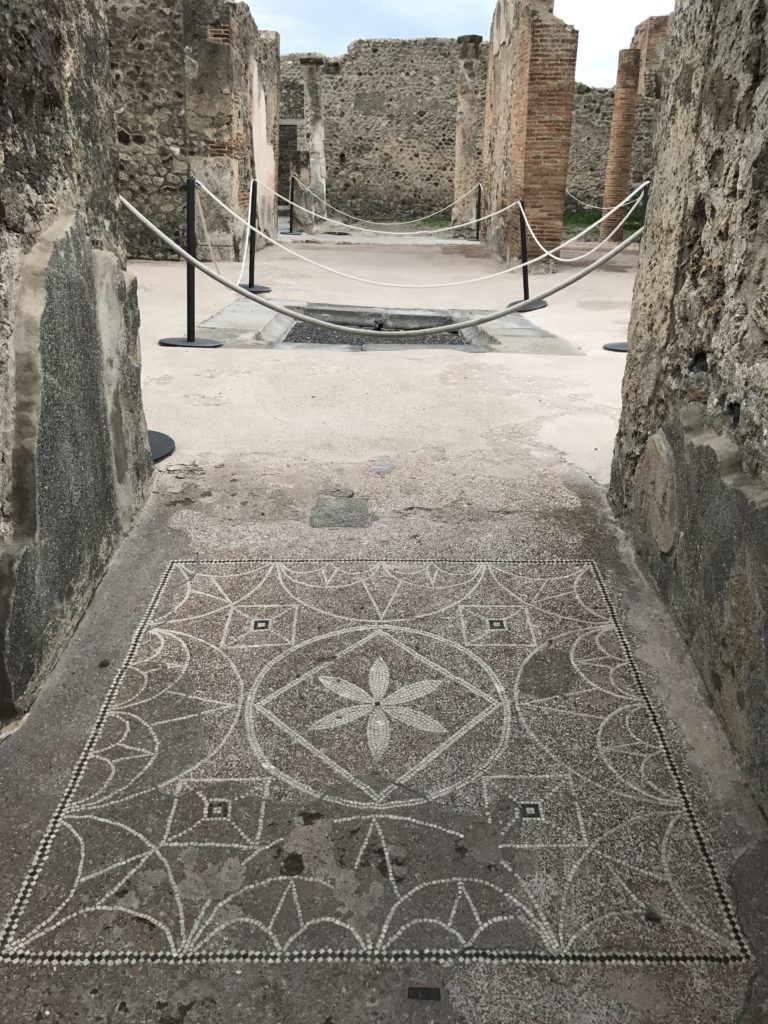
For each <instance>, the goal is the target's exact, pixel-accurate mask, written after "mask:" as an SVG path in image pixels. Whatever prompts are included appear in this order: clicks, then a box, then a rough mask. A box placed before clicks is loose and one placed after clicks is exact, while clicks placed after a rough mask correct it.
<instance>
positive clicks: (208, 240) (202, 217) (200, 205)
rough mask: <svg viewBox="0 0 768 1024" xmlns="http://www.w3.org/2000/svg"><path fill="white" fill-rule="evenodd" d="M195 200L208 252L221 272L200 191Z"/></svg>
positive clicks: (217, 269) (217, 270) (218, 272)
mask: <svg viewBox="0 0 768 1024" xmlns="http://www.w3.org/2000/svg"><path fill="white" fill-rule="evenodd" d="M195 200H196V203H197V208H198V210H199V211H200V220H201V221H202V223H203V234H204V235H205V244H206V245H207V246H208V252H209V253H210V254H211V261H212V263H213V265H214V267H216V273H217V274H220V273H221V270H220V269H219V264H218V263H217V262H216V256H215V254H214V251H213V246H212V245H211V236H210V235H209V234H208V225H207V224H206V222H205V210H204V209H203V201H202V199H201V198H200V193H199V192H197V191H196V192H195ZM239 283H240V282H239V281H238V284H239Z"/></svg>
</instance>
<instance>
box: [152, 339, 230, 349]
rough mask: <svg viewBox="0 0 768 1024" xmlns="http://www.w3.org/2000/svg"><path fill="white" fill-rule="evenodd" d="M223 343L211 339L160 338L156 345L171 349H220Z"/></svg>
mask: <svg viewBox="0 0 768 1024" xmlns="http://www.w3.org/2000/svg"><path fill="white" fill-rule="evenodd" d="M223 344H224V342H223V341H214V340H213V338H195V340H194V341H189V339H187V338H161V339H160V341H158V345H166V346H169V347H171V348H221V346H222V345H223Z"/></svg>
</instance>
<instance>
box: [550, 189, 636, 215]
mask: <svg viewBox="0 0 768 1024" xmlns="http://www.w3.org/2000/svg"><path fill="white" fill-rule="evenodd" d="M646 184H647V182H646ZM565 194H566V195H567V196H570V198H571V199H573V201H574V202H575V203H578V204H579V206H583V207H584V209H585V210H597V211H598V212H599V213H605V211H606V210H607V209H608V207H607V206H593V205H592V204H591V203H585V202H584V200H583V199H579V197H578V196H575V195H574V194H573V192H569V191H568V189H566V190H565ZM630 201H631V200H629V199H625V200H624V202H623V203H622V206H626V205H627V204H628V203H629V202H630Z"/></svg>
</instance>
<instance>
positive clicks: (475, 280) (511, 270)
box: [197, 181, 642, 291]
mask: <svg viewBox="0 0 768 1024" xmlns="http://www.w3.org/2000/svg"><path fill="white" fill-rule="evenodd" d="M197 184H198V186H199V187H200V188H201V189H203V191H204V192H206V193H207V194H208V195H209V196H210V197H211V199H213V201H214V202H215V203H218V205H219V206H220V207H221V208H222V209H224V210H226V211H227V212H228V213H229V214H230V216H232V217H234V218H235V219H236V220H239V221H240V222H241V223H243V224H245V225H246V226H247V227H248V228H249V230H251V231H254V232H255V233H256V234H258V235H260V236H261V237H262V238H264V239H265V240H266V241H267V242H269V244H270V245H274V246H277V248H278V249H282V250H283V252H286V253H288V255H290V256H292V257H293V258H294V259H299V260H302V261H303V262H304V263H309V264H311V265H312V266H313V267H317V268H318V269H319V270H325V271H326V272H327V273H330V274H335V275H336V277H343V278H346V280H348V281H355V282H357V283H358V284H369V285H373V286H374V287H375V288H406V289H408V290H409V291H428V290H430V289H431V288H461V287H463V286H465V285H470V284H480V283H481V282H483V281H493V280H495V279H496V278H499V277H505V276H506V275H507V274H516V273H520V272H521V271H522V270H524V269H525V268H526V267H532V266H534V265H535V264H537V263H541V262H542V260H545V259H547V258H548V257H549V256H550V255H552V254H553V253H556V252H560V250H562V249H563V248H565V247H566V246H568V245H573V243H574V242H577V241H578V240H579V239H580V238H582V237H583V236H584V235H586V234H588V233H589V232H590V231H591V230H592V229H593V227H595V226H596V224H600V223H602V220H604V219H606V218H607V217H610V216H611V215H612V214H613V213H615V212H616V210H611V211H609V212H608V213H607V214H606V215H605V217H604V218H602V220H600V221H597V222H596V224H593V225H590V226H589V227H588V228H585V229H584V230H583V231H581V232H580V233H579V234H578V235H574V236H573V238H569V239H567V240H566V241H565V242H562V243H561V244H560V245H559V246H557V247H556V248H555V249H553V250H551V252H544V253H543V254H542V255H541V256H535V257H534V258H533V259H530V260H528V261H527V262H525V263H518V264H517V265H516V266H514V267H505V268H504V269H503V270H498V271H495V272H494V273H493V274H485V275H483V276H482V277H472V278H467V279H465V280H463V281H443V282H438V283H435V284H398V283H397V282H395V281H373V280H371V279H370V278H367V277H358V276H357V275H356V274H347V273H346V272H345V271H343V270H337V269H336V268H335V267H329V266H328V264H326V263H319V262H318V261H317V260H313V259H312V258H311V257H310V256H305V255H304V253H300V252H298V251H297V250H296V247H295V246H288V245H283V243H282V242H279V241H277V239H275V238H271V237H270V236H269V235H267V234H266V232H264V231H262V230H261V229H260V228H257V227H251V226H250V225H249V224H248V222H247V221H246V220H244V219H243V218H242V217H241V216H240V214H239V213H236V212H235V211H234V210H233V209H232V208H231V207H229V206H227V204H226V203H225V202H224V201H223V200H222V199H219V197H218V196H217V195H216V194H215V193H214V192H211V190H210V189H209V188H208V186H207V185H205V184H204V183H203V182H202V181H198V182H197ZM633 195H634V194H633ZM641 199H642V197H641ZM638 204H639V200H638ZM638 204H636V205H638ZM623 205H624V204H623V203H622V204H621V206H619V207H617V209H621V208H622V207H623ZM635 208H636V207H635ZM633 209H634V208H633ZM631 215H632V210H630V212H629V214H628V215H627V216H626V217H625V218H624V220H623V221H622V222H621V224H619V225H617V226H616V227H615V228H614V230H613V231H612V232H611V234H610V235H609V236H608V237H607V238H605V239H603V240H602V241H601V242H599V243H598V244H597V245H596V246H595V248H594V249H592V250H591V251H590V252H588V253H582V254H580V255H579V256H577V257H576V259H573V260H567V261H566V262H568V263H575V262H577V261H578V260H583V259H587V258H588V257H589V256H591V255H593V254H594V253H595V252H597V251H598V250H599V249H601V248H602V247H603V246H605V245H607V244H608V242H610V241H611V239H612V237H613V236H614V235H615V234H617V233H618V231H619V230H620V229H621V228H622V227H623V226H624V224H625V223H626V221H627V220H628V219H629V217H630V216H631Z"/></svg>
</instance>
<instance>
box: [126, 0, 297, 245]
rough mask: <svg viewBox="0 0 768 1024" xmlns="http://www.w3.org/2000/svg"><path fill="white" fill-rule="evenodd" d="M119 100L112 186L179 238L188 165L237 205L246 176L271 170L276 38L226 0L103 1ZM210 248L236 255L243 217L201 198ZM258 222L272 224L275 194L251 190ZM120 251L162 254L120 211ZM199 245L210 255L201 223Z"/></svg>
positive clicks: (271, 174) (269, 177) (244, 199)
mask: <svg viewBox="0 0 768 1024" xmlns="http://www.w3.org/2000/svg"><path fill="white" fill-rule="evenodd" d="M107 3H108V10H109V16H110V43H111V52H112V77H113V88H114V95H115V100H116V106H117V122H118V135H117V137H118V143H119V150H120V187H121V189H122V190H123V192H124V194H125V195H126V196H127V197H128V198H129V199H130V200H131V201H132V202H134V203H135V204H136V205H137V206H138V207H139V209H141V210H142V211H143V212H144V213H146V214H147V216H149V217H150V219H152V220H154V221H155V222H156V223H157V224H158V225H159V226H160V227H162V228H163V229H164V230H165V231H166V232H167V234H169V235H170V236H171V237H172V238H173V239H174V240H176V241H177V242H179V243H180V244H183V243H184V241H185V195H184V187H185V186H184V182H185V178H186V174H187V168H188V160H187V156H189V167H190V168H191V170H192V173H194V174H195V175H197V176H198V177H199V178H200V179H201V180H202V181H204V182H205V183H206V184H207V185H208V187H209V188H211V189H212V191H214V192H215V193H216V194H217V195H218V196H220V197H221V198H222V199H223V200H224V202H226V203H227V205H228V206H230V207H232V208H233V209H236V210H237V211H238V212H239V213H240V214H241V215H242V216H244V215H245V213H246V212H247V208H248V184H249V182H250V179H251V177H252V176H253V175H257V176H258V177H260V178H261V179H262V180H266V181H267V183H268V184H270V185H271V186H272V187H274V184H275V182H276V179H277V167H276V164H277V151H278V102H279V100H278V97H279V74H280V62H279V38H278V36H277V35H276V34H275V33H273V32H259V31H258V29H257V28H256V26H255V24H254V22H253V19H252V17H251V14H250V11H249V9H248V7H247V6H246V5H245V4H242V3H235V2H232V0H161V2H160V3H157V4H150V3H147V2H146V0H107ZM203 203H204V205H203V209H204V216H205V221H206V224H207V226H208V229H209V231H210V236H211V243H212V247H213V250H214V252H213V255H215V256H216V257H217V258H218V259H238V258H239V257H240V250H241V245H242V238H243V230H242V226H241V225H239V224H238V223H237V222H236V221H233V220H232V219H231V218H229V217H228V216H227V215H226V214H225V213H223V212H222V211H220V210H219V209H217V207H216V206H215V205H212V204H211V201H210V200H203ZM259 211H260V214H261V226H262V228H263V229H264V230H267V231H268V232H269V233H274V231H275V230H276V212H275V205H274V202H272V200H271V199H270V197H269V196H268V194H267V193H265V194H264V195H263V196H261V197H260V200H259ZM124 223H125V231H126V237H127V240H128V252H129V255H130V256H132V257H136V258H144V259H168V258H170V257H169V253H168V251H167V250H166V249H165V248H164V247H163V245H162V243H160V242H158V241H156V240H155V239H154V237H153V236H151V235H150V234H149V233H148V232H147V231H146V230H145V229H144V228H142V227H141V225H139V224H138V223H136V222H135V221H132V220H131V219H130V218H129V217H127V216H126V217H125V218H124ZM198 237H199V240H200V243H201V244H200V253H201V255H202V256H203V258H209V257H210V256H211V255H212V254H211V253H210V252H209V251H208V247H207V245H206V244H205V236H204V231H203V228H202V224H201V223H200V224H199V225H198Z"/></svg>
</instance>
